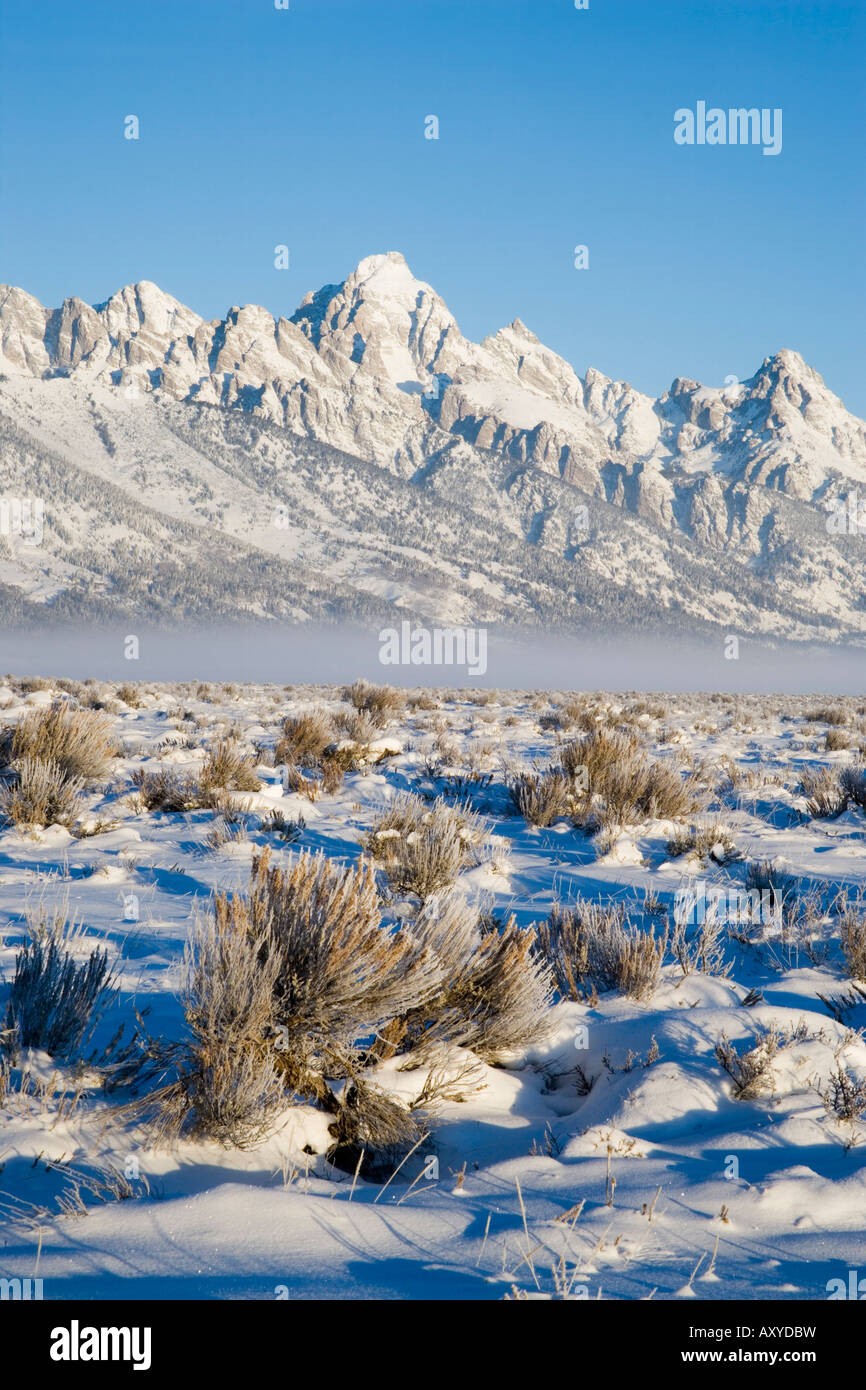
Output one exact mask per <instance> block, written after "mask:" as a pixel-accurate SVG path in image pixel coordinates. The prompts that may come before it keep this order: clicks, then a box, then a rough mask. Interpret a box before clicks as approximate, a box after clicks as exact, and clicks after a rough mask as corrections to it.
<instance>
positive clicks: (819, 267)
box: [0, 0, 866, 415]
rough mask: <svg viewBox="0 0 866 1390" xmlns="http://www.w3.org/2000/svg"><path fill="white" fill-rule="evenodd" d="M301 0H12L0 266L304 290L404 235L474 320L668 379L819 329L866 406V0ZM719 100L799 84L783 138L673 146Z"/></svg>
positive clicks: (267, 296)
mask: <svg viewBox="0 0 866 1390" xmlns="http://www.w3.org/2000/svg"><path fill="white" fill-rule="evenodd" d="M290 6H291V7H290V9H289V10H287V11H282V10H276V9H275V8H274V5H273V0H234V3H228V2H227V0H122V3H120V2H119V0H76V2H75V3H74V4H66V3H58V0H53V3H49V4H47V5H36V4H27V3H17V4H13V3H7V4H5V5H4V6H3V7H2V20H0V64H2V67H0V165H2V167H0V197H2V216H0V279H3V280H7V281H10V282H12V283H14V284H19V285H22V286H24V288H26V289H28V290H29V291H30V292H31V293H33V294H35V295H37V296H38V297H39V298H40V299H41V300H42V301H43V302H44V303H48V304H51V305H55V304H58V303H60V302H61V301H62V299H63V298H64V297H65V296H66V295H69V294H77V295H79V296H81V297H82V298H83V299H86V300H88V301H91V302H96V301H100V300H103V299H106V298H107V297H108V296H109V295H110V294H111V293H112V292H113V291H114V290H115V289H117V288H118V287H119V286H120V285H122V284H126V283H128V282H130V281H133V280H140V279H148V280H155V281H156V282H157V283H158V284H160V285H161V286H162V287H163V288H164V289H166V290H167V291H169V292H170V293H172V294H174V295H176V296H177V297H178V298H179V299H181V300H183V301H184V302H186V303H187V304H189V305H190V306H192V307H193V308H194V309H196V310H197V311H198V312H199V313H202V314H204V315H205V316H207V317H216V316H217V315H219V316H222V314H223V313H224V312H225V310H226V308H227V307H228V306H229V305H231V304H242V303H247V302H255V303H261V304H264V305H266V306H267V307H268V308H269V309H270V310H271V311H273V312H275V313H286V314H289V313H291V312H292V311H293V310H294V308H295V307H296V306H297V303H298V301H299V300H300V298H301V297H302V295H303V294H304V293H305V292H306V291H307V290H309V289H313V288H318V287H319V286H320V285H321V284H323V283H327V282H329V281H338V280H340V279H342V278H343V277H344V276H345V275H346V274H347V273H348V271H349V270H350V269H351V268H352V267H353V266H354V265H355V264H356V263H357V262H358V261H359V260H360V259H361V257H363V256H365V255H368V254H370V253H371V252H374V251H385V250H400V251H402V252H403V253H404V255H405V256H406V258H407V260H408V262H409V264H410V266H411V267H412V269H413V270H414V272H415V274H416V275H418V276H419V277H420V278H421V279H424V280H428V281H429V282H430V283H431V284H432V285H434V287H435V288H436V289H437V290H438V291H439V292H440V293H441V294H442V295H443V297H444V298H445V300H446V302H447V303H448V305H449V307H450V308H451V310H452V312H453V313H454V314H455V315H456V317H457V320H458V322H459V324H460V326H461V329H462V330H463V332H464V333H467V334H468V335H470V336H472V337H475V338H479V337H482V336H483V335H484V334H486V333H488V332H493V331H495V330H496V329H497V328H498V327H500V326H501V325H502V324H504V323H507V322H509V321H510V320H511V319H512V318H514V317H515V316H518V317H520V318H522V319H523V320H524V321H525V322H526V323H527V324H528V325H529V327H530V328H532V329H533V330H534V331H535V332H536V333H537V334H538V335H539V337H541V338H542V339H543V340H544V341H545V342H547V343H548V344H550V346H552V347H553V348H555V349H556V350H557V351H558V352H560V353H561V354H562V355H563V356H564V357H566V358H567V359H568V360H569V361H571V362H572V363H573V364H574V366H575V367H576V368H577V370H578V371H579V372H581V373H583V371H584V370H585V369H586V367H587V366H589V365H592V366H596V367H598V368H599V369H600V370H602V371H604V372H606V373H608V374H609V375H611V376H614V377H618V378H624V379H626V380H628V381H630V382H632V384H633V385H635V386H637V387H639V388H640V389H642V390H645V391H648V392H650V393H652V394H656V393H658V392H660V391H661V390H663V389H664V388H666V387H667V386H668V385H669V384H670V382H671V380H672V379H673V377H674V376H676V375H684V376H692V377H696V378H698V379H700V380H703V381H705V382H707V383H709V384H713V385H721V384H722V382H723V381H724V378H725V377H726V376H728V375H735V376H739V377H741V378H742V377H745V376H748V375H750V374H751V373H752V372H753V371H754V370H755V369H756V368H757V367H758V366H759V365H760V362H761V360H762V359H763V357H764V356H766V355H767V354H769V353H772V352H774V351H776V350H777V349H779V348H782V347H791V348H795V349H797V350H798V351H800V352H802V354H803V356H804V357H805V358H806V359H807V361H809V362H810V363H811V364H812V365H813V366H815V367H816V368H817V370H818V371H820V372H821V373H822V375H823V376H824V377H825V379H826V381H827V383H828V385H829V386H830V387H831V388H832V389H833V390H835V391H836V392H837V393H838V394H839V395H840V396H841V397H842V399H843V400H844V401H845V402H846V404H847V405H848V406H849V408H850V409H852V410H855V411H856V412H857V413H858V414H861V415H866V371H864V365H866V362H864V345H863V322H864V303H866V295H864V284H866V275H864V267H863V258H864V240H866V238H864V225H866V215H864V178H863V151H864V147H866V138H864V137H866V119H864V97H863V81H862V72H863V65H864V53H866V10H864V7H863V5H862V3H859V4H856V5H855V4H853V3H851V4H849V3H846V2H845V0H841V2H839V0H835V2H834V3H827V2H826V0H818V2H817V3H790V2H788V0H745V3H734V2H733V0H711V2H709V3H708V2H707V0H665V2H664V3H659V0H590V7H589V9H588V10H586V11H577V10H575V8H574V5H573V0H290ZM699 99H703V100H706V101H707V102H708V104H709V105H718V106H720V107H723V108H727V107H730V106H747V107H751V106H757V107H771V108H774V107H781V108H782V110H783V113H784V115H783V148H782V153H781V154H780V155H779V156H778V157H769V156H764V155H762V153H761V150H760V148H758V147H751V146H749V147H745V148H742V147H715V148H711V147H707V146H705V147H698V146H695V147H680V146H677V145H675V144H674V141H673V125H674V122H673V113H674V110H675V109H676V108H678V107H683V106H691V107H694V105H695V103H696V102H697V101H698V100H699ZM128 114H136V115H138V116H139V118H140V121H141V139H140V140H139V141H138V142H135V141H127V140H125V139H124V138H123V119H124V117H125V116H126V115H128ZM430 114H435V115H437V116H438V117H439V121H440V139H439V140H438V141H432V140H429V141H428V140H425V139H424V133H423V131H424V117H425V116H427V115H430ZM277 243H286V244H288V246H289V247H290V251H291V268H290V269H289V270H288V271H278V270H275V269H274V266H273V248H274V246H275V245H276V244H277ZM576 243H585V244H587V245H588V246H589V248H590V268H589V270H588V271H577V270H575V269H574V268H573V247H574V246H575V244H576Z"/></svg>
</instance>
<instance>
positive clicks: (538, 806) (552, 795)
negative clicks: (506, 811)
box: [508, 768, 574, 826]
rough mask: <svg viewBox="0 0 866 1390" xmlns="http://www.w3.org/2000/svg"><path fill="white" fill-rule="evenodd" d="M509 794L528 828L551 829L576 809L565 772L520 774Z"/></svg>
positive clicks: (554, 770) (511, 785)
mask: <svg viewBox="0 0 866 1390" xmlns="http://www.w3.org/2000/svg"><path fill="white" fill-rule="evenodd" d="M508 790H509V792H510V794H511V800H512V802H513V803H514V807H515V810H516V811H517V812H518V813H519V814H520V815H521V816H523V818H524V820H525V821H527V822H528V824H529V825H540V826H546V825H552V824H553V822H554V821H557V820H560V819H561V818H562V817H563V816H567V815H568V813H569V812H570V811H571V809H572V807H573V805H574V799H573V796H572V792H571V782H570V780H569V778H568V777H566V775H565V773H564V772H561V771H558V770H557V769H556V768H548V769H547V771H545V772H518V773H517V774H516V776H515V777H513V778H512V780H511V782H510V783H509V787H508Z"/></svg>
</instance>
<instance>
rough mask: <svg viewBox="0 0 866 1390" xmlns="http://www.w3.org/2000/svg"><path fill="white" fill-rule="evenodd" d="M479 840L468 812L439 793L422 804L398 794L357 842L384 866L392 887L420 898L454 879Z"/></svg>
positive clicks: (477, 826)
mask: <svg viewBox="0 0 866 1390" xmlns="http://www.w3.org/2000/svg"><path fill="white" fill-rule="evenodd" d="M480 839H481V829H480V823H479V820H478V817H477V816H476V815H475V814H474V813H473V812H472V811H469V810H466V809H465V808H464V807H460V806H451V805H449V804H448V803H447V802H446V801H444V800H443V799H442V798H441V797H440V798H439V799H438V800H436V801H434V802H433V804H432V805H430V806H428V805H426V804H425V803H424V802H423V801H422V800H421V799H420V797H417V796H414V795H412V794H411V793H404V794H402V795H399V796H397V797H395V798H394V800H393V801H392V802H391V804H390V805H389V806H388V808H387V809H386V810H385V811H384V812H383V813H382V815H381V816H379V818H378V819H377V820H376V821H375V823H374V825H373V827H372V829H371V830H370V831H369V833H368V834H367V835H366V836H365V837H364V841H363V844H364V848H365V850H366V852H367V853H368V854H370V855H372V856H373V857H374V858H375V859H377V860H378V861H379V862H380V863H381V864H382V865H383V866H384V869H385V872H386V873H387V875H388V879H389V881H390V883H391V886H392V887H393V888H395V889H396V890H397V891H398V892H409V893H416V894H417V895H418V897H419V898H422V899H424V898H427V897H429V896H430V894H431V893H438V892H440V891H441V890H442V889H443V888H447V887H448V886H449V885H450V884H452V883H453V882H454V880H455V879H456V877H457V875H458V874H459V872H460V870H461V869H462V868H463V866H464V864H465V863H466V862H467V860H468V859H469V857H470V855H471V852H472V849H473V846H475V845H477V844H478V842H479V840H480Z"/></svg>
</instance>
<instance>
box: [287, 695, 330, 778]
mask: <svg viewBox="0 0 866 1390" xmlns="http://www.w3.org/2000/svg"><path fill="white" fill-rule="evenodd" d="M333 742H334V732H333V729H332V727H331V720H330V718H329V716H328V714H327V712H326V711H325V710H322V709H312V710H308V711H306V712H305V713H304V714H298V715H293V716H290V717H289V718H288V719H286V720H285V722H284V723H283V732H282V736H281V738H280V740H279V742H278V743H277V746H276V748H275V749H274V761H275V762H276V763H295V764H296V765H297V766H298V767H308V768H309V767H318V766H319V765H320V761H321V758H322V754H323V753H324V751H325V749H326V748H328V747H329V745H330V744H332V743H333Z"/></svg>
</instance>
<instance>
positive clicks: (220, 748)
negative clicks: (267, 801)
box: [201, 739, 261, 792]
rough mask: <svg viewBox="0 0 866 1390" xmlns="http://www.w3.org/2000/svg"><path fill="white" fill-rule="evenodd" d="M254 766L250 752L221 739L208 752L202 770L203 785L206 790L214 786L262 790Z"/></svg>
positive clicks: (228, 788)
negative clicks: (245, 752)
mask: <svg viewBox="0 0 866 1390" xmlns="http://www.w3.org/2000/svg"><path fill="white" fill-rule="evenodd" d="M254 766H255V764H254V760H253V758H252V756H251V755H250V754H244V753H242V752H241V751H240V749H239V748H238V747H237V746H236V745H235V744H234V743H233V742H232V741H231V740H229V739H221V740H220V742H219V743H217V744H215V745H214V747H213V748H212V749H211V750H210V752H209V753H208V756H207V759H206V761H205V764H204V767H203V768H202V771H201V785H202V787H203V788H204V789H205V790H206V791H207V790H208V789H209V788H212V787H223V788H225V789H227V790H231V791H238V792H257V791H261V783H260V782H259V779H258V777H257V776H256V774H255V772H254V770H253V769H254Z"/></svg>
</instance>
